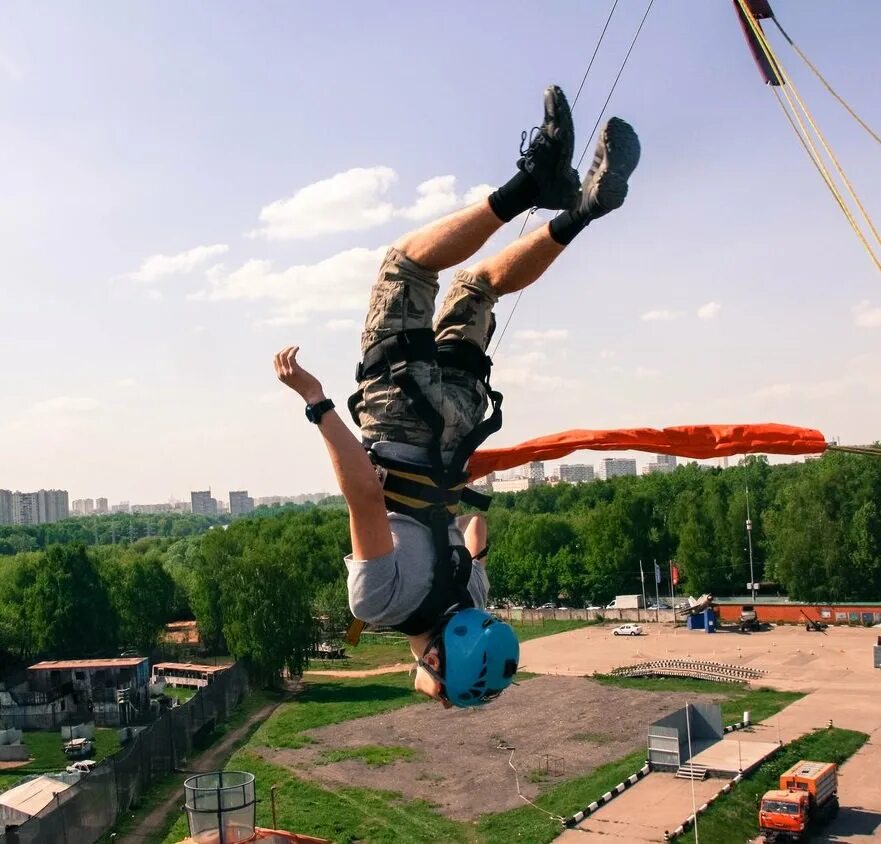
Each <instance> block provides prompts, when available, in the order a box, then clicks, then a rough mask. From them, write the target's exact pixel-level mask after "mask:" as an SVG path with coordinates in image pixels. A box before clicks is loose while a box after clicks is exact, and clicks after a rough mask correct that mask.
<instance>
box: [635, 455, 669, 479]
mask: <svg viewBox="0 0 881 844" xmlns="http://www.w3.org/2000/svg"><path fill="white" fill-rule="evenodd" d="M675 471H676V455H674V454H658V455H656V459H655V462H654V463H646V465H645V466H643V467H642V473H643V475H654V474H656V473H660V474H663V475H669V474H670V473H671V472H675Z"/></svg>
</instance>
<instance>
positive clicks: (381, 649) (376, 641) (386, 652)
mask: <svg viewBox="0 0 881 844" xmlns="http://www.w3.org/2000/svg"><path fill="white" fill-rule="evenodd" d="M412 660H413V656H412V654H411V653H410V646H409V645H408V644H407V639H406V637H405V636H403V635H396V634H392V633H365V634H363V635H362V636H361V641H360V642H359V643H358V644H357V645H355V646H354V647H352V646H351V645H346V658H345V659H312V660H310V661H309V668H310V670H312V671H321V670H322V669H325V668H326V669H328V670H330V669H333V670H335V671H336V670H340V669H342V670H344V671H345V670H346V669H350V670H352V671H367V670H369V669H371V668H382V667H383V666H385V665H394V664H395V663H396V662H412Z"/></svg>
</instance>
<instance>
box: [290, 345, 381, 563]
mask: <svg viewBox="0 0 881 844" xmlns="http://www.w3.org/2000/svg"><path fill="white" fill-rule="evenodd" d="M298 351H299V347H298V346H288V347H287V348H285V349H282V351H280V352H279V353H278V354H277V355H276V356H275V361H274V363H275V373H276V375H277V376H278V380H279V381H281V382H282V383H283V384H286V385H287V386H288V387H290V388H291V389H292V390H294V391H295V392H296V393H298V394H299V395H300V397H301V398H302V399H303V400H304V401H305V402H306V404H317V403H318V402H320V401H322V400H323V399H324V397H325V396H324V390H323V389H322V387H321V383H320V382H319V381H318V379H317V378H316V377H315V376H314V375H312V374H311V373H309V372H307V371H306V370H305V369H303V367H302V366H300V364H299V363H297V352H298ZM317 427H318V429H319V430H320V431H321V436H322V437H324V444H325V446H326V447H327V453H328V454H329V455H330V462H331V464H332V465H333V471H334V474H336V479H337V483H339V485H340V490H341V491H342V493H343V497H344V498H345V499H346V503H347V504H348V505H349V527H350V529H351V532H352V556H353V557H354V558H355V559H356V560H371V559H373V558H374V557H381V556H383V555H385V554H389V553H391V551H392V550H393V548H394V545H393V543H392V534H391V530H390V529H389V524H388V516H387V515H386V510H385V501H384V499H383V496H382V487H381V486H380V484H379V478H377V476H376V472H375V471H374V469H373V464H372V463H371V462H370V458H369V457H368V456H367V453H366V452H365V451H364V449H363V447H362V446H361V443H359V442H358V440H357V439H356V438H355V437H354V435H353V434H352V432H351V431H350V430H349V429H348V428H347V427H346V425H345V424H344V422H343V420H342V419H340V417H339V416H338V415H337V412H336V411H335V410H330V411H328V412H327V413H325V414H324V416H322V417H321V422H320V423H319V424H318V426H317Z"/></svg>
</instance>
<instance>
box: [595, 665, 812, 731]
mask: <svg viewBox="0 0 881 844" xmlns="http://www.w3.org/2000/svg"><path fill="white" fill-rule="evenodd" d="M590 679H591V680H596V682H598V683H602V684H603V685H606V686H618V687H620V688H623V689H639V690H642V691H648V692H691V693H694V694H705V695H709V696H712V697H714V698H716V700H717V701H719V703H720V705H721V707H722V723H723V724H734V723H736V722H738V721H740V720H741V719H742V718H743V713H744V711H745V710H749V711H750V713H751V719H752V722H753V723H754V724H755V723H758V722H759V721H764V720H765V719H766V718H770V717H771V716H772V715H775V714H776V713H778V712H779V711H780V710H781V709H785V708H786V707H787V706H789V704H791V703H795V701H797V700H799V699H800V698H802V697H804V694H803V693H802V692H779V691H777V690H776V689H766V688H758V689H755V688H753V687H752V686H747V685H746V683H714V682H713V681H712V680H695V679H692V678H691V677H613V676H611V675H609V674H595V675H593V677H591V678H590Z"/></svg>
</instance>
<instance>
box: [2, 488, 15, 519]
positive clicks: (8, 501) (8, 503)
mask: <svg viewBox="0 0 881 844" xmlns="http://www.w3.org/2000/svg"><path fill="white" fill-rule="evenodd" d="M11 524H14V521H13V518H12V491H11V490H8V489H0V525H11Z"/></svg>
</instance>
